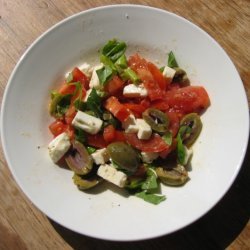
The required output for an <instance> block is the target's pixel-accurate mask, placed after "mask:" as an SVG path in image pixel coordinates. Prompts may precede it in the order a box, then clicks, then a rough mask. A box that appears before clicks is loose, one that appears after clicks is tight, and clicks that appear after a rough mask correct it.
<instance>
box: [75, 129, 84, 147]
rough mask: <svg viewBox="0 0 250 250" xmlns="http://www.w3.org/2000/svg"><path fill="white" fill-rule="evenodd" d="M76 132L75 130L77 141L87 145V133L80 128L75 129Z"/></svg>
mask: <svg viewBox="0 0 250 250" xmlns="http://www.w3.org/2000/svg"><path fill="white" fill-rule="evenodd" d="M74 130H75V139H76V140H77V141H79V142H81V143H82V144H84V143H86V141H87V137H86V134H85V132H84V131H83V130H82V129H80V128H75V129H74Z"/></svg>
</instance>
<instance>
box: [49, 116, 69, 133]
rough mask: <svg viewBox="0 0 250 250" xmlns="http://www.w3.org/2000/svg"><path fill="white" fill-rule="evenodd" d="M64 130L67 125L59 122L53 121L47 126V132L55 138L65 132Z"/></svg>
mask: <svg viewBox="0 0 250 250" xmlns="http://www.w3.org/2000/svg"><path fill="white" fill-rule="evenodd" d="M66 129H67V125H66V124H65V123H63V122H62V121H61V120H55V121H54V122H52V123H51V124H50V125H49V130H50V132H51V133H52V134H53V135H54V136H55V137H56V136H58V135H60V134H62V133H63V132H65V130H66Z"/></svg>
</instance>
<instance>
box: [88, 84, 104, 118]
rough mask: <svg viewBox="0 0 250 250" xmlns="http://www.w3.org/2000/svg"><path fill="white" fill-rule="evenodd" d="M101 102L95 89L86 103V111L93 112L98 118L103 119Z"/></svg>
mask: <svg viewBox="0 0 250 250" xmlns="http://www.w3.org/2000/svg"><path fill="white" fill-rule="evenodd" d="M101 101H102V99H101V97H100V96H99V95H98V94H97V91H96V89H95V88H93V89H92V91H91V92H90V94H89V96H88V99H87V101H86V109H88V110H90V111H93V112H94V113H95V115H96V116H97V117H102V113H103V111H102V109H101Z"/></svg>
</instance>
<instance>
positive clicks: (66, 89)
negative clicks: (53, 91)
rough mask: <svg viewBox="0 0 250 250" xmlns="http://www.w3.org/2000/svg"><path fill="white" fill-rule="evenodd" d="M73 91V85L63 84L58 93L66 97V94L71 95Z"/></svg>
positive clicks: (74, 87) (74, 88)
mask: <svg viewBox="0 0 250 250" xmlns="http://www.w3.org/2000/svg"><path fill="white" fill-rule="evenodd" d="M75 90H76V86H75V85H70V84H67V83H64V84H63V85H62V86H61V88H60V89H59V91H58V92H59V93H60V94H62V95H68V94H71V95H73V94H74V92H75Z"/></svg>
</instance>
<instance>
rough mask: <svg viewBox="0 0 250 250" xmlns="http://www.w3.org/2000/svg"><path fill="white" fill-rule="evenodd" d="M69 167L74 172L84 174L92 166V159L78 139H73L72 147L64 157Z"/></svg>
mask: <svg viewBox="0 0 250 250" xmlns="http://www.w3.org/2000/svg"><path fill="white" fill-rule="evenodd" d="M65 161H66V162H67V164H68V166H69V168H70V169H71V170H73V171H74V172H75V173H76V174H79V175H85V174H88V173H89V172H90V171H91V169H92V166H93V159H92V157H91V156H90V155H89V154H88V151H87V149H86V148H85V147H84V146H83V144H82V143H80V142H79V141H76V140H75V141H73V143H72V149H71V150H70V152H69V154H68V155H67V156H66V157H65Z"/></svg>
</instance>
